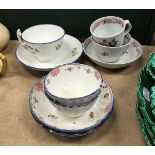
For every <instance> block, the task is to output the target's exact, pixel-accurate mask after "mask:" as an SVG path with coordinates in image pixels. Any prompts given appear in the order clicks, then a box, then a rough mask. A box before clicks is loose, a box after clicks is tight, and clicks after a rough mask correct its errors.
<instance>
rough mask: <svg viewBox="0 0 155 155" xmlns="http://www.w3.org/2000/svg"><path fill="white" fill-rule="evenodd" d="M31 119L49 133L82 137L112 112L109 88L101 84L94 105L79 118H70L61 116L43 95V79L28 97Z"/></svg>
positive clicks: (111, 95) (111, 97)
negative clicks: (99, 92)
mask: <svg viewBox="0 0 155 155" xmlns="http://www.w3.org/2000/svg"><path fill="white" fill-rule="evenodd" d="M29 106H30V111H31V113H32V116H33V118H35V120H37V122H39V123H40V124H42V126H44V127H45V128H46V129H48V130H49V131H50V130H51V132H53V133H56V134H59V135H62V136H72V137H73V136H74V137H77V136H83V135H87V134H89V133H92V132H93V131H94V130H96V129H97V128H99V127H100V126H102V125H103V124H104V123H105V122H106V121H107V120H108V119H109V117H110V116H111V114H112V112H113V110H114V96H113V92H112V90H111V87H110V86H109V85H108V83H107V82H106V81H104V82H103V85H102V88H101V94H100V95H99V98H98V99H97V101H96V103H95V105H94V106H93V107H92V108H91V109H90V110H88V111H87V112H86V113H85V114H83V115H82V116H80V117H76V118H72V117H67V116H64V115H63V114H61V113H60V112H59V111H57V109H56V108H55V107H53V105H52V104H51V101H49V99H48V98H47V97H46V95H45V94H44V78H42V79H41V80H39V81H38V82H36V83H35V84H34V86H33V87H32V89H31V92H30V96H29Z"/></svg>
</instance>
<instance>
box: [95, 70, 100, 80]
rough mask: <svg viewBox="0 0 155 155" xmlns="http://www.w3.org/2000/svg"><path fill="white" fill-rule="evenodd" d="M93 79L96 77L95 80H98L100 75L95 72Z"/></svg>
mask: <svg viewBox="0 0 155 155" xmlns="http://www.w3.org/2000/svg"><path fill="white" fill-rule="evenodd" d="M95 77H96V80H99V79H100V74H99V72H98V71H95Z"/></svg>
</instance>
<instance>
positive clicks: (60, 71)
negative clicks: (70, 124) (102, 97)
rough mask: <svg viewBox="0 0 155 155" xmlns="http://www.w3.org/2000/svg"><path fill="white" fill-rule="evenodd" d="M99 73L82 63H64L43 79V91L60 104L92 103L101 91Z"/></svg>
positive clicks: (79, 104)
mask: <svg viewBox="0 0 155 155" xmlns="http://www.w3.org/2000/svg"><path fill="white" fill-rule="evenodd" d="M101 84H102V77H101V75H100V73H99V72H98V71H97V70H96V69H94V68H93V67H90V66H88V65H84V64H78V63H73V64H66V65H61V66H58V67H56V68H55V69H53V70H52V71H51V72H50V73H49V74H48V75H47V76H46V79H45V85H44V87H45V93H46V94H47V95H48V97H49V98H51V100H53V101H55V102H57V103H59V105H61V106H71V107H72V106H77V107H78V106H83V105H88V104H89V103H92V101H93V100H95V98H96V97H97V96H98V95H99V93H100V91H101Z"/></svg>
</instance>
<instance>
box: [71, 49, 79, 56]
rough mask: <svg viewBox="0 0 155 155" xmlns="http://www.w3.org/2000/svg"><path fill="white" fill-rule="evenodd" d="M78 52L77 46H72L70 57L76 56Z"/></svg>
mask: <svg viewBox="0 0 155 155" xmlns="http://www.w3.org/2000/svg"><path fill="white" fill-rule="evenodd" d="M77 54H78V52H77V47H75V48H73V50H72V57H73V56H76V55H77Z"/></svg>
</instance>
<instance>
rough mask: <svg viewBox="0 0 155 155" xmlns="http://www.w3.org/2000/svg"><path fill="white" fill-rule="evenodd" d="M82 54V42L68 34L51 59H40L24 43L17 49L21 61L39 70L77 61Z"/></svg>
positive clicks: (47, 69)
mask: <svg viewBox="0 0 155 155" xmlns="http://www.w3.org/2000/svg"><path fill="white" fill-rule="evenodd" d="M81 55H82V44H81V42H80V41H79V40H78V39H76V38H74V37H72V36H70V35H67V34H66V35H65V36H64V40H63V45H62V47H61V48H60V49H59V53H58V56H57V57H56V58H55V59H52V60H51V61H46V62H41V61H39V60H38V59H37V58H36V57H35V56H34V55H33V54H32V53H31V52H30V51H28V50H27V49H26V48H24V47H23V46H22V45H19V47H18V48H17V50H16V57H17V59H18V60H19V62H21V63H22V64H23V65H25V66H26V67H28V68H30V69H33V70H38V71H50V70H52V69H53V68H55V67H57V66H59V65H63V64H68V63H72V62H76V61H77V60H78V59H79V58H80V56H81Z"/></svg>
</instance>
